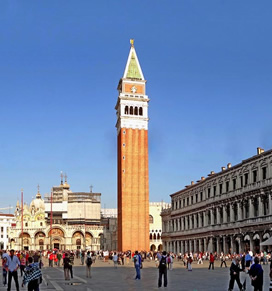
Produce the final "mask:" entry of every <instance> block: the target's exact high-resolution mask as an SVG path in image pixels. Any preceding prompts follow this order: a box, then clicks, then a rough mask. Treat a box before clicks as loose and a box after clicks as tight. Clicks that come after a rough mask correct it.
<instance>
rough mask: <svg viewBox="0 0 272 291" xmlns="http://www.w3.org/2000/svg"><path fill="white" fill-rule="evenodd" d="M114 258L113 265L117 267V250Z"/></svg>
mask: <svg viewBox="0 0 272 291" xmlns="http://www.w3.org/2000/svg"><path fill="white" fill-rule="evenodd" d="M112 260H113V265H114V267H115V268H117V264H118V256H117V254H116V252H114V255H113V257H112Z"/></svg>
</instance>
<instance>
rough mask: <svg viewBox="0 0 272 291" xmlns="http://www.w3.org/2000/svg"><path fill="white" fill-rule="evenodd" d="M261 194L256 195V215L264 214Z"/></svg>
mask: <svg viewBox="0 0 272 291" xmlns="http://www.w3.org/2000/svg"><path fill="white" fill-rule="evenodd" d="M262 198H263V196H262V195H259V196H258V216H263V215H264V203H263V199H262Z"/></svg>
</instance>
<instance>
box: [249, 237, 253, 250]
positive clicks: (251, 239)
mask: <svg viewBox="0 0 272 291" xmlns="http://www.w3.org/2000/svg"><path fill="white" fill-rule="evenodd" d="M249 237H250V241H249V242H250V250H251V251H252V252H253V251H254V242H253V234H250V235H249Z"/></svg>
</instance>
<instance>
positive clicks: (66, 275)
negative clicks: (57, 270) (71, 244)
mask: <svg viewBox="0 0 272 291" xmlns="http://www.w3.org/2000/svg"><path fill="white" fill-rule="evenodd" d="M70 264H71V262H70V259H69V257H68V254H67V253H66V254H65V258H64V259H63V268H64V278H65V280H70V278H69V269H70Z"/></svg>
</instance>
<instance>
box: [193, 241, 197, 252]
mask: <svg viewBox="0 0 272 291" xmlns="http://www.w3.org/2000/svg"><path fill="white" fill-rule="evenodd" d="M193 251H194V253H195V252H196V251H197V247H196V239H194V250H193Z"/></svg>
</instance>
